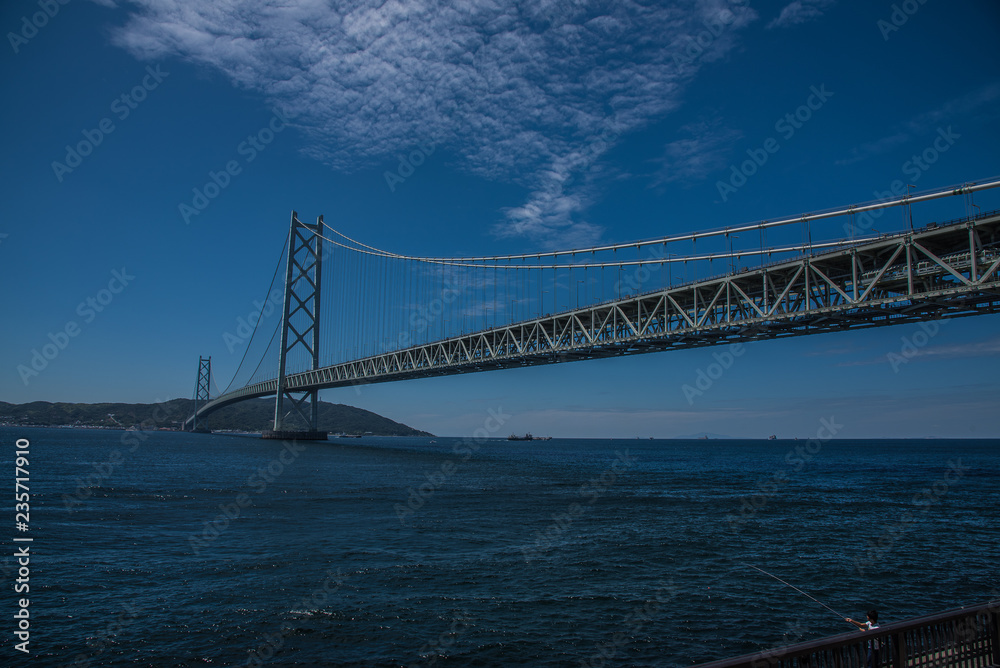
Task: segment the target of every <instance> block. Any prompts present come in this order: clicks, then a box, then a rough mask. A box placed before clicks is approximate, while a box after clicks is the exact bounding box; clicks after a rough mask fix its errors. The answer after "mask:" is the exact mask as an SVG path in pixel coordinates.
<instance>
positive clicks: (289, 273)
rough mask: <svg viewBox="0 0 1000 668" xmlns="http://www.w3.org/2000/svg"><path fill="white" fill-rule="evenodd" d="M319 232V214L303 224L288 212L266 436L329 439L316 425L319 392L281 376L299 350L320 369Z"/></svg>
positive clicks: (320, 283)
mask: <svg viewBox="0 0 1000 668" xmlns="http://www.w3.org/2000/svg"><path fill="white" fill-rule="evenodd" d="M322 232H323V216H320V217H319V218H317V219H316V224H315V225H309V224H308V223H303V222H301V221H300V220H299V218H298V215H297V214H296V213H295V212H294V211H292V222H291V225H290V228H289V232H288V233H289V242H288V264H287V267H286V270H285V299H284V306H283V308H282V315H281V342H280V346H279V348H278V388H277V392H276V396H275V404H274V429H272V430H268V431H265V432H264V433H262V434H261V438H264V439H279V440H304V441H322V440H326V438H327V432H325V431H319V429H318V426H317V425H318V422H319V390H309V391H306V392H296V391H295V390H294V389H291V388H289V387H288V379H287V378H286V377H285V363H286V360H287V357H288V353H289V352H293V351H297V350H299V349H301V350H302V351H304V352H305V353H306V354H307V355H308V356H309V358H310V361H311V363H312V370H314V371H315V370H316V369H318V368H319V317H320V310H319V309H320V287H321V285H322V280H321V279H322V269H323V237H322V236H320V235H321V234H322ZM289 334H291V337H289ZM286 407H287V408H288V410H287V411H286ZM289 418H291V419H289ZM295 423H300V424H301V423H304V426H305V429H295V428H294V426H295Z"/></svg>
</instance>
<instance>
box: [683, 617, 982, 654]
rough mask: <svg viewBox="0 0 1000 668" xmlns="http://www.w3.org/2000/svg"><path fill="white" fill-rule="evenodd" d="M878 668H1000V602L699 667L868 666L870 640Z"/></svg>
mask: <svg viewBox="0 0 1000 668" xmlns="http://www.w3.org/2000/svg"><path fill="white" fill-rule="evenodd" d="M876 641H877V642H878V647H879V652H878V663H877V664H876V665H877V666H879V667H880V668H911V667H912V668H988V667H990V666H994V667H997V668H1000V601H994V602H992V603H988V604H985V605H980V606H975V607H966V608H959V609H957V610H949V611H948V612H941V613H938V614H935V615H928V616H926V617H919V618H916V619H911V620H907V621H902V622H897V623H894V624H886V625H884V626H881V627H880V628H879V629H878V630H877V631H866V632H864V633H862V632H855V633H844V634H841V635H837V636H831V637H829V638H823V639H821V640H812V641H809V642H804V643H799V644H796V645H788V646H787V647H781V648H777V649H772V650H768V651H765V652H758V653H756V654H747V655H745V656H740V657H736V658H733V659H725V660H722V661H713V662H711V663H704V664H701V665H700V666H699V667H698V668H807V667H808V668H865V666H866V665H867V664H866V661H867V658H868V647H869V644H868V643H869V642H876Z"/></svg>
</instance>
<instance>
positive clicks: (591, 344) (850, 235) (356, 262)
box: [185, 179, 1000, 438]
mask: <svg viewBox="0 0 1000 668" xmlns="http://www.w3.org/2000/svg"><path fill="white" fill-rule="evenodd" d="M998 186H1000V180H996V179H994V180H990V181H986V182H980V183H967V184H964V185H961V186H954V187H949V188H944V189H940V190H933V191H928V192H922V193H914V194H907V195H902V196H900V197H897V198H893V199H886V200H881V201H875V202H868V203H865V204H859V205H854V206H849V207H843V208H838V209H832V210H827V211H819V212H814V213H809V214H804V215H800V216H795V217H790V218H782V219H777V220H763V221H757V222H753V223H747V224H742V225H737V226H733V227H728V228H723V229H715V230H707V231H698V232H689V233H685V234H678V235H673V236H665V237H660V238H656V239H649V240H643V241H635V242H629V243H623V244H608V245H603V246H596V247H592V248H582V249H573V250H565V251H540V252H535V253H524V254H515V255H495V256H478V257H471V256H470V257H414V256H408V255H403V254H399V253H394V252H391V251H387V250H382V249H379V248H376V247H373V246H370V245H367V244H364V243H362V242H361V241H357V240H355V239H352V238H350V237H348V236H346V235H344V234H343V233H341V232H340V231H338V230H336V229H334V228H333V227H331V226H330V225H328V224H326V223H325V222H324V221H323V217H322V216H320V217H319V218H318V219H317V221H316V222H315V223H305V222H302V221H300V220H299V218H298V216H297V214H296V213H295V212H294V211H293V212H292V215H291V224H290V227H289V233H288V236H287V237H286V241H285V247H284V249H283V250H282V253H281V256H280V258H279V261H278V265H277V267H276V269H275V272H274V276H273V277H272V281H271V286H270V287H269V288H268V295H271V294H272V293H273V291H274V289H275V288H274V286H275V284H276V282H277V281H279V279H283V283H282V285H281V290H282V291H283V294H284V298H283V302H282V304H281V308H280V314H278V313H275V315H280V317H276V318H271V319H270V320H274V322H273V328H271V327H269V325H270V324H271V323H270V320H269V319H268V318H267V317H264V316H263V314H261V317H259V318H257V320H256V323H255V328H254V330H253V332H252V335H251V336H250V340H249V342H248V343H247V347H246V349H245V353H244V356H243V359H242V361H241V363H240V365H239V368H238V369H237V371H236V373H235V375H234V377H233V380H232V382H231V383H230V384H229V386H228V387H227V388H226V389H225V390H224V391H223V392H222V393H221V394H219V395H218V396H215V397H211V396H210V390H209V388H210V383H209V377H210V374H211V366H210V361H209V360H208V359H206V358H199V372H198V382H197V385H196V387H197V389H196V393H195V399H196V407H195V413H194V414H193V415H192V416H191V417H190V418H188V420H187V421H186V423H185V427H186V428H188V427H191V428H194V427H196V425H197V421H198V419H200V418H204V417H205V416H206V415H208V414H209V413H211V412H213V411H216V410H218V409H220V408H223V407H225V406H228V405H231V404H234V403H236V402H240V401H245V400H248V399H254V398H259V397H267V396H274V397H275V398H276V399H275V419H274V429H273V431H272V432H269V433H265V437H274V438H287V437H296V438H326V434H325V433H323V432H319V431H318V430H317V408H318V392H319V390H322V389H327V388H337V387H345V386H352V385H362V384H368V383H379V382H389V381H398V380H407V379H414V378H426V377H430V376H442V375H451V374H460V373H473V372H480V371H490V370H495V369H507V368H512V367H521V366H531V365H540V364H554V363H561V362H569V361H575V360H587V359H595V358H602V357H611V356H618V355H633V354H639V353H650V352H661V351H667V350H673V349H678V348H694V347H700V346H712V345H719V344H724V343H733V342H741V341H754V340H760V339H774V338H782V337H789V336H803V335H808V334H819V333H823V332H831V331H841V330H848V329H859V328H868V327H879V326H886V325H893V324H900V323H906V322H915V321H922V320H933V319H944V318H957V317H964V316H972V315H979V314H986V313H996V312H997V311H998V309H1000V291H998V288H1000V269H998V267H1000V210H994V211H986V212H984V211H982V210H981V209H980V207H979V206H978V205H976V204H975V201H974V199H975V195H976V193H979V192H981V191H985V190H989V189H992V188H996V187H998ZM956 212H957V213H958V215H957V216H956V215H955V213H956ZM915 220H916V221H917V222H915ZM278 310H279V309H275V311H278ZM268 330H270V332H268ZM268 334H269V337H268ZM254 360H258V361H257V363H256V365H255V366H254V365H253V364H252V362H253V361H254ZM251 367H253V368H252V369H251Z"/></svg>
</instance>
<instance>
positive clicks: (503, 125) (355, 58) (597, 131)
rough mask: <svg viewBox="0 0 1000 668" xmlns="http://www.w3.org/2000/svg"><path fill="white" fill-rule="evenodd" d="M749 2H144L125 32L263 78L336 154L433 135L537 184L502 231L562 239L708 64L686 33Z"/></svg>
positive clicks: (476, 160)
mask: <svg viewBox="0 0 1000 668" xmlns="http://www.w3.org/2000/svg"><path fill="white" fill-rule="evenodd" d="M742 4H744V3H734V2H733V1H732V0H728V1H727V0H685V1H683V2H673V3H669V4H668V3H642V2H638V1H636V0H622V1H621V2H616V3H611V4H609V3H603V2H596V1H594V2H590V1H584V0H563V1H559V2H556V1H555V0H543V1H538V2H531V3H520V2H514V0H451V1H446V0H406V1H405V2H404V1H401V0H388V1H383V0H350V1H346V0H345V1H342V2H333V3H330V2H326V1H323V0H312V1H303V2H296V3H289V4H285V5H275V4H273V3H269V2H265V1H264V0H249V1H245V2H236V1H235V0H231V1H227V2H216V3H202V2H198V1H196V0H133V2H132V4H131V5H130V6H131V7H133V8H134V9H133V11H132V14H131V15H130V17H129V18H128V20H127V21H126V22H125V24H124V26H122V27H121V28H120V29H119V30H118V32H117V33H116V35H115V40H116V42H117V43H118V44H119V45H121V46H123V47H124V48H126V49H127V50H129V51H130V52H131V53H133V54H135V55H136V56H138V57H142V58H146V59H153V58H168V57H177V58H181V59H184V60H187V61H190V62H193V63H197V64H201V65H204V66H207V67H210V68H212V69H216V70H219V71H221V72H222V73H223V74H224V75H225V76H227V77H228V78H229V79H230V80H231V81H232V82H233V83H234V84H236V85H238V86H240V87H243V88H246V89H249V90H252V91H256V92H258V93H260V94H261V95H263V96H264V97H265V98H266V99H267V100H268V102H270V103H271V104H273V105H276V106H279V107H281V108H282V109H283V110H285V111H286V112H287V114H288V115H289V116H290V118H291V121H292V123H293V124H294V125H296V126H297V127H299V128H300V129H301V130H302V131H304V132H305V134H306V136H307V138H308V139H309V146H308V147H307V148H306V149H304V150H305V152H306V153H307V154H308V155H310V156H312V157H314V158H317V159H319V160H322V161H323V162H325V163H327V164H328V165H330V166H331V167H333V168H334V169H337V170H343V171H350V170H355V169H359V168H367V167H374V166H377V165H379V164H384V163H385V161H386V160H387V159H388V160H391V159H392V158H393V157H394V156H396V155H398V154H400V153H402V152H403V151H406V150H408V149H410V148H411V147H412V146H414V145H416V144H418V143H424V142H436V143H437V144H438V145H440V146H442V148H443V150H444V151H446V152H447V154H448V155H450V156H454V157H455V158H456V160H457V164H456V166H457V167H458V168H461V169H464V170H467V171H469V172H472V173H474V174H478V175H481V176H483V177H486V178H490V179H497V180H503V181H507V182H513V183H517V184H520V185H523V186H525V187H526V188H528V189H529V192H530V195H529V197H528V200H527V201H526V202H525V203H524V204H523V205H521V206H516V207H511V208H510V209H508V210H507V211H506V218H507V225H506V226H505V228H504V230H503V232H504V233H507V234H522V235H531V236H534V237H536V238H541V239H543V240H547V241H550V242H553V243H554V242H555V240H556V239H560V240H562V239H566V238H576V239H587V238H592V237H594V236H596V235H599V233H600V230H599V229H597V228H595V227H594V226H593V225H590V224H588V223H587V222H586V221H585V220H584V219H583V216H584V214H585V209H586V207H587V205H588V204H589V203H590V202H591V201H592V200H593V198H594V195H595V181H594V169H595V167H598V166H600V165H601V162H602V158H603V157H604V154H605V153H606V151H607V150H608V149H609V148H610V147H611V146H613V145H614V143H615V141H616V140H617V138H618V137H620V136H621V135H622V134H623V133H627V132H630V131H632V130H635V129H637V128H639V127H641V126H643V125H644V124H646V123H648V122H650V121H652V120H654V119H658V118H660V117H662V116H663V115H664V114H666V113H667V112H669V111H670V110H671V109H674V108H675V107H676V106H677V105H678V104H680V102H681V91H682V88H683V86H684V84H685V83H686V82H687V81H688V80H690V78H691V77H692V76H694V74H696V72H697V69H698V68H697V65H698V63H699V62H700V61H696V62H694V63H690V62H688V63H686V64H685V65H684V66H681V65H679V62H678V59H677V58H676V57H675V56H676V52H677V50H678V49H679V48H680V45H682V44H685V43H687V42H690V40H691V38H692V37H693V36H697V35H699V34H702V33H704V32H705V31H706V30H709V28H708V26H709V25H710V24H711V25H712V26H713V28H714V32H712V31H710V32H709V34H712V35H714V37H713V39H712V44H711V54H710V57H708V56H706V57H705V58H703V60H709V59H717V58H719V57H721V55H723V54H724V53H725V52H727V51H728V50H729V49H731V48H732V47H733V45H734V44H735V35H736V34H737V32H738V31H739V30H740V29H741V28H743V27H744V26H746V25H747V24H748V23H749V22H751V21H752V20H754V18H755V17H756V14H754V12H753V11H752V10H749V9H745V8H741V7H739V6H738V5H742ZM331 5H332V7H331ZM731 8H732V10H731ZM734 10H735V11H734ZM720 26H721V28H722V29H721V31H720V30H719V27H720Z"/></svg>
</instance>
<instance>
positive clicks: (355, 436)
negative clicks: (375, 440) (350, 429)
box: [337, 434, 361, 438]
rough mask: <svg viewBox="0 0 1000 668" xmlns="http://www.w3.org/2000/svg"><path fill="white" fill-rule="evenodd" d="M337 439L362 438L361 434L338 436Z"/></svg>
mask: <svg viewBox="0 0 1000 668" xmlns="http://www.w3.org/2000/svg"><path fill="white" fill-rule="evenodd" d="M337 438H361V434H337Z"/></svg>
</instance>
